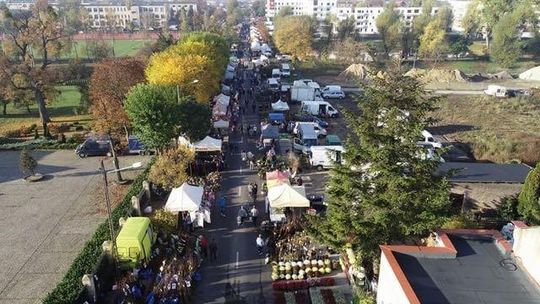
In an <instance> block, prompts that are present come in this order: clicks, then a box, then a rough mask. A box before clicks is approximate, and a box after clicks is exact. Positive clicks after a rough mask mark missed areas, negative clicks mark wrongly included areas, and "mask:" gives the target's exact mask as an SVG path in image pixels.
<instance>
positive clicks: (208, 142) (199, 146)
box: [193, 136, 221, 151]
mask: <svg viewBox="0 0 540 304" xmlns="http://www.w3.org/2000/svg"><path fill="white" fill-rule="evenodd" d="M193 146H194V147H195V151H221V139H216V138H212V137H210V136H206V137H205V138H204V139H203V140H201V141H198V142H196V143H195V144H194V145H193Z"/></svg>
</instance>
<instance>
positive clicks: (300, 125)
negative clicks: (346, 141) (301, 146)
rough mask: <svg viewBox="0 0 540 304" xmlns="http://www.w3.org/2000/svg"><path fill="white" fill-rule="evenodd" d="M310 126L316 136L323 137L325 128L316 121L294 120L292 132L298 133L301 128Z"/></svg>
mask: <svg viewBox="0 0 540 304" xmlns="http://www.w3.org/2000/svg"><path fill="white" fill-rule="evenodd" d="M306 127H307V128H312V129H313V130H314V131H315V134H317V137H319V138H322V137H325V136H326V134H327V132H326V129H325V128H322V127H321V126H319V124H318V123H316V122H305V121H304V122H296V124H295V126H294V128H293V134H299V132H300V129H302V128H306Z"/></svg>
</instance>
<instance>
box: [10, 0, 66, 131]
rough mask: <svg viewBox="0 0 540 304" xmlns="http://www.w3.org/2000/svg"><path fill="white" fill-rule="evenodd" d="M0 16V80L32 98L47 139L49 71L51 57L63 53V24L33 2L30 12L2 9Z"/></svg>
mask: <svg viewBox="0 0 540 304" xmlns="http://www.w3.org/2000/svg"><path fill="white" fill-rule="evenodd" d="M0 14H1V18H0V21H1V31H2V33H3V34H4V40H3V49H4V52H5V53H2V54H0V56H2V57H3V58H2V59H1V60H0V74H2V75H0V78H3V79H8V80H9V82H10V83H11V85H13V87H15V88H16V89H18V90H24V91H29V92H31V93H32V94H33V96H34V99H35V103H36V104H37V107H38V110H39V116H40V119H41V124H42V127H43V134H44V135H45V136H49V135H50V134H49V130H48V127H47V124H48V123H49V122H50V117H49V112H48V110H47V103H48V102H51V101H52V98H51V97H52V96H55V89H54V84H55V75H54V74H53V73H52V72H51V70H50V68H49V65H50V63H51V62H50V56H54V55H55V54H58V53H59V52H60V50H61V49H62V46H63V43H62V39H63V38H64V33H63V26H62V23H61V22H60V20H59V18H58V15H57V13H56V11H55V10H54V9H53V8H52V7H50V6H49V5H48V4H47V1H46V0H38V1H36V3H35V4H34V5H33V6H32V7H31V10H30V11H17V12H11V11H9V10H8V9H7V8H6V7H5V6H3V7H2V8H1V12H0ZM35 54H39V55H40V60H41V64H38V63H37V60H36V58H35V57H34V55H35Z"/></svg>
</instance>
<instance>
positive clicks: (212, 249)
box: [209, 238, 217, 261]
mask: <svg viewBox="0 0 540 304" xmlns="http://www.w3.org/2000/svg"><path fill="white" fill-rule="evenodd" d="M209 249H210V261H215V260H217V243H216V240H215V239H214V238H212V240H211V241H210V245H209Z"/></svg>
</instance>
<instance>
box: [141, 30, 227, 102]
mask: <svg viewBox="0 0 540 304" xmlns="http://www.w3.org/2000/svg"><path fill="white" fill-rule="evenodd" d="M227 60H228V48H227V44H226V42H225V41H224V40H223V38H221V37H219V36H218V35H215V34H211V33H205V32H196V33H193V34H189V35H187V36H186V37H184V38H183V39H182V40H180V41H179V42H178V43H177V44H176V45H173V46H171V47H169V48H168V49H166V50H165V51H163V52H160V53H156V54H154V55H153V56H152V57H151V58H150V62H149V64H148V67H147V69H146V78H147V79H148V82H150V83H151V84H162V85H177V86H178V87H179V91H182V92H183V93H186V94H189V95H193V96H194V97H195V99H196V100H197V101H198V102H201V103H207V102H209V101H210V98H211V97H212V96H214V95H215V94H217V93H218V92H219V82H220V80H221V77H222V76H223V73H224V71H225V66H226V64H227ZM194 80H197V83H193V81H194Z"/></svg>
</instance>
